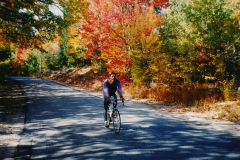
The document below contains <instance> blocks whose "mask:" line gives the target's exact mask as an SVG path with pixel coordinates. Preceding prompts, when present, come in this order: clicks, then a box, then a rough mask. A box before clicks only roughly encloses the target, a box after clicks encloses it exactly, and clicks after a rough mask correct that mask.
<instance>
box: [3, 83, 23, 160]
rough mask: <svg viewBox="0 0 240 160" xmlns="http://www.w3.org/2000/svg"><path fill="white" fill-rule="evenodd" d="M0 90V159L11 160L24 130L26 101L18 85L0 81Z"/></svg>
mask: <svg viewBox="0 0 240 160" xmlns="http://www.w3.org/2000/svg"><path fill="white" fill-rule="evenodd" d="M1 83H2V84H1V86H3V87H2V88H0V90H1V91H0V153H1V154H0V159H13V158H12V157H13V156H14V154H15V152H16V149H17V146H18V144H19V141H20V134H21V133H22V131H23V128H24V120H25V111H26V107H27V106H26V104H27V103H26V99H25V97H24V96H23V93H22V92H21V90H20V89H19V86H18V84H16V83H15V82H14V81H12V80H10V79H7V78H6V79H4V80H3V81H1Z"/></svg>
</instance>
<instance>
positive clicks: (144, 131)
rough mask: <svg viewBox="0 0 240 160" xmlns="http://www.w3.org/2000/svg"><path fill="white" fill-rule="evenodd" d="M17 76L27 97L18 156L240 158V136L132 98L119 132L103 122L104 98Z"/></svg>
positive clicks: (127, 104)
mask: <svg viewBox="0 0 240 160" xmlns="http://www.w3.org/2000/svg"><path fill="white" fill-rule="evenodd" d="M15 80H17V81H18V82H20V84H21V85H20V87H21V89H22V90H23V91H24V93H25V95H26V96H27V97H28V112H27V116H26V124H25V128H24V131H23V133H22V136H21V141H20V144H19V146H18V150H17V153H16V155H15V157H14V158H15V159H65V158H66V159H67V158H69V159H240V143H239V142H240V140H239V139H238V138H237V137H233V136H231V135H228V134H225V133H221V132H216V131H214V130H208V129H203V128H201V126H200V125H196V124H189V123H184V122H179V121H177V120H176V119H171V118H166V117H165V116H164V114H165V113H164V112H162V113H161V111H156V112H160V113H158V114H155V113H154V112H149V111H148V109H147V108H144V107H142V106H141V105H139V104H134V103H128V102H127V103H126V106H124V107H121V106H119V110H120V113H121V118H122V130H121V132H120V134H119V135H116V134H114V131H113V128H112V126H110V128H109V129H107V128H105V127H104V126H103V108H102V99H101V98H100V97H97V96H92V95H91V94H89V93H88V92H85V91H81V90H80V91H78V90H74V89H73V88H70V87H67V86H64V85H60V84H56V83H53V82H50V81H43V80H40V79H30V78H22V79H21V78H15Z"/></svg>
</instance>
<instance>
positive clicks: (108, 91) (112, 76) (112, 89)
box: [103, 71, 124, 128]
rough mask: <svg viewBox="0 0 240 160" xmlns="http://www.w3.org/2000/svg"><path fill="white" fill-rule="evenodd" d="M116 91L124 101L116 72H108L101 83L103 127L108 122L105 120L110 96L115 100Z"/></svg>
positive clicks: (107, 125)
mask: <svg viewBox="0 0 240 160" xmlns="http://www.w3.org/2000/svg"><path fill="white" fill-rule="evenodd" d="M116 91H117V92H118V95H119V97H120V99H121V100H122V101H124V98H123V94H122V84H121V82H120V80H119V79H117V78H116V72H114V71H112V72H109V77H108V78H107V79H106V80H105V81H104V83H103V98H104V109H105V113H104V121H105V122H104V125H105V127H107V128H108V127H109V123H108V121H107V111H108V109H109V108H108V107H109V103H110V101H111V100H110V97H111V96H113V97H114V98H115V99H116V101H117V96H116Z"/></svg>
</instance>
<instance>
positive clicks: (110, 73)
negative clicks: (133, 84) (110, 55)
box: [108, 71, 116, 76]
mask: <svg viewBox="0 0 240 160" xmlns="http://www.w3.org/2000/svg"><path fill="white" fill-rule="evenodd" d="M112 74H115V75H116V72H114V71H111V72H109V73H108V75H109V76H111V75H112Z"/></svg>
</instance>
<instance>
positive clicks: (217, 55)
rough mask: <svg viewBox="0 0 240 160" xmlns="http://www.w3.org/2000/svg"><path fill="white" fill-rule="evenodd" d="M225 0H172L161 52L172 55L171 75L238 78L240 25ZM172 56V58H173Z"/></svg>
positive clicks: (198, 78) (192, 78)
mask: <svg viewBox="0 0 240 160" xmlns="http://www.w3.org/2000/svg"><path fill="white" fill-rule="evenodd" d="M232 11H233V10H231V9H229V8H227V7H226V4H225V3H224V1H222V0H217V1H212V0H191V1H190V0H186V1H181V0H180V1H179V0H172V1H171V6H170V10H169V12H168V13H167V14H165V15H163V16H164V19H165V21H164V24H163V25H162V26H163V27H162V28H160V30H159V31H160V35H161V37H162V40H163V47H162V50H161V52H163V53H166V54H167V55H168V56H169V58H168V59H169V60H170V59H171V61H170V62H166V63H170V65H171V66H172V73H176V72H178V73H179V74H175V76H173V77H172V78H173V79H174V78H175V79H176V78H179V77H180V78H184V79H185V81H186V82H204V81H205V77H206V76H210V77H214V79H216V80H224V79H226V78H230V76H231V75H237V76H238V78H239V67H240V65H239V61H238V62H237V61H236V60H234V58H235V59H236V57H238V56H239V37H240V34H239V33H240V32H239V25H236V19H234V18H233V17H232ZM170 57H171V58H170Z"/></svg>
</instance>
